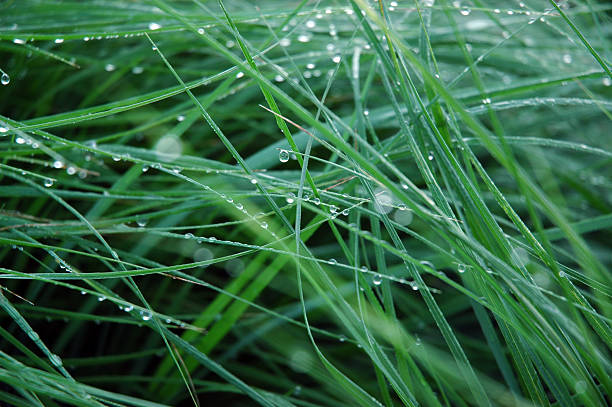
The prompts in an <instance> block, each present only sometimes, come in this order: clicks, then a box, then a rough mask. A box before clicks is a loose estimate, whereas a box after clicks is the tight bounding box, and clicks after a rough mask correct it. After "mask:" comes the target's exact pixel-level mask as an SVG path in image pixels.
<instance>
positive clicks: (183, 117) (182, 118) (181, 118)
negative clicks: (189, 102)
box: [176, 114, 185, 122]
mask: <svg viewBox="0 0 612 407" xmlns="http://www.w3.org/2000/svg"><path fill="white" fill-rule="evenodd" d="M183 120H185V116H183V115H182V114H179V115H178V116H176V121H177V122H182V121H183Z"/></svg>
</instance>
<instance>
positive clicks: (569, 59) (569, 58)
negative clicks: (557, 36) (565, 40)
mask: <svg viewBox="0 0 612 407" xmlns="http://www.w3.org/2000/svg"><path fill="white" fill-rule="evenodd" d="M563 62H564V63H566V64H571V63H572V56H571V55H570V54H563Z"/></svg>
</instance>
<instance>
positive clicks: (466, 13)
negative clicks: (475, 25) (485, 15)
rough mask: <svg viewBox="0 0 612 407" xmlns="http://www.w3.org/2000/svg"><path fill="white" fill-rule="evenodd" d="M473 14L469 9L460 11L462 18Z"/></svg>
mask: <svg viewBox="0 0 612 407" xmlns="http://www.w3.org/2000/svg"><path fill="white" fill-rule="evenodd" d="M471 12H472V10H470V9H469V8H467V7H464V8H462V9H461V11H459V13H461V15H462V16H469V15H470V13H471Z"/></svg>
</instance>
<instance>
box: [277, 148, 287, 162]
mask: <svg viewBox="0 0 612 407" xmlns="http://www.w3.org/2000/svg"><path fill="white" fill-rule="evenodd" d="M278 159H279V161H280V162H282V163H286V162H287V161H289V151H287V150H280V152H279V153H278Z"/></svg>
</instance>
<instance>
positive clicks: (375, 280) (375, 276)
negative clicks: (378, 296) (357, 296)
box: [372, 274, 382, 285]
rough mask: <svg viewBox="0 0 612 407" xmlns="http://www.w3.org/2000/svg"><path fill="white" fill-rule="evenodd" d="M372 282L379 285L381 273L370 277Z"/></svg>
mask: <svg viewBox="0 0 612 407" xmlns="http://www.w3.org/2000/svg"><path fill="white" fill-rule="evenodd" d="M372 283H373V284H374V285H381V284H382V275H380V274H375V275H374V276H373V277H372Z"/></svg>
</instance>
